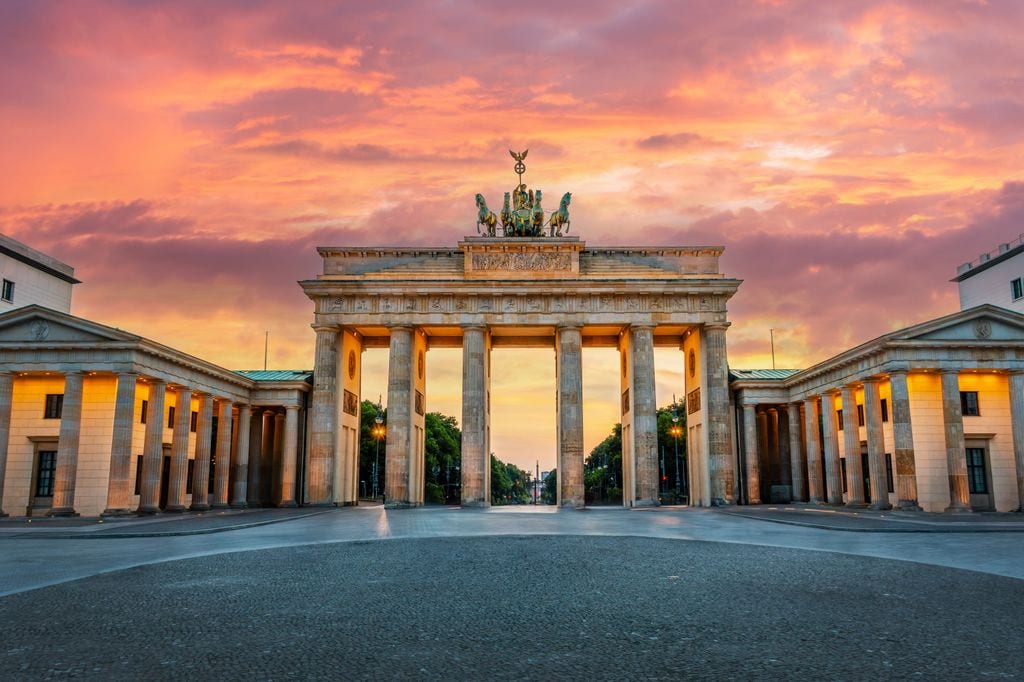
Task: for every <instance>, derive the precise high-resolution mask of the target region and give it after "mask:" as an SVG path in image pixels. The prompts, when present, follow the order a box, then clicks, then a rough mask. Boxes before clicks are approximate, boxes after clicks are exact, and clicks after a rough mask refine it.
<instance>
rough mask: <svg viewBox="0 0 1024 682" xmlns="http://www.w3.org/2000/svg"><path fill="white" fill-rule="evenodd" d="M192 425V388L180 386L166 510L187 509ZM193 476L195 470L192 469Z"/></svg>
mask: <svg viewBox="0 0 1024 682" xmlns="http://www.w3.org/2000/svg"><path fill="white" fill-rule="evenodd" d="M191 426H192V389H190V388H179V389H178V398H177V401H176V402H175V408H174V431H173V433H172V435H171V470H170V474H169V476H168V479H169V480H168V483H167V506H166V507H165V508H164V511H166V512H170V513H181V512H183V511H185V493H186V490H185V486H186V484H187V483H188V439H189V427H191ZM192 474H193V476H194V475H195V470H193V471H192Z"/></svg>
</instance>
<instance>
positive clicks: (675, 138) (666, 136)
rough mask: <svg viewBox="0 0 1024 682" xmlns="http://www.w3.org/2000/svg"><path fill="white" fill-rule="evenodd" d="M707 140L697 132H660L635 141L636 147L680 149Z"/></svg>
mask: <svg viewBox="0 0 1024 682" xmlns="http://www.w3.org/2000/svg"><path fill="white" fill-rule="evenodd" d="M707 142H708V140H707V139H706V138H705V137H703V136H702V135H698V134H697V133H661V134H659V135H651V136H650V137H645V138H643V139H642V140H637V141H636V146H637V148H638V149H682V148H686V147H690V146H692V145H695V144H698V143H707Z"/></svg>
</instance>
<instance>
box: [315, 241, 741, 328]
mask: <svg viewBox="0 0 1024 682" xmlns="http://www.w3.org/2000/svg"><path fill="white" fill-rule="evenodd" d="M506 255H515V254H506ZM552 255H558V254H552ZM725 300H726V299H725V297H722V296H717V295H715V296H711V295H709V296H686V295H672V294H625V295H624V294H587V295H579V294H551V295H543V294H532V295H528V294H495V295H489V294H465V295H453V294H440V295H404V296H401V295H383V296H368V295H359V296H333V297H330V298H327V299H324V302H323V303H322V304H321V306H322V307H321V312H324V313H349V314H355V315H363V314H382V315H394V314H401V313H410V314H411V313H428V314H448V313H455V314H461V313H494V314H552V313H553V314H559V313H626V314H633V313H649V312H650V313H672V312H677V313H702V312H716V311H721V312H724V311H725Z"/></svg>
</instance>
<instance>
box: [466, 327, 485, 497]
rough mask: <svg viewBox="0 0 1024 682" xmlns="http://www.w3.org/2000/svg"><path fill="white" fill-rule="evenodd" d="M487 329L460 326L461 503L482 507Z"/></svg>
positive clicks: (483, 493) (483, 490) (483, 495)
mask: <svg viewBox="0 0 1024 682" xmlns="http://www.w3.org/2000/svg"><path fill="white" fill-rule="evenodd" d="M486 334H487V330H486V328H485V327H475V326H474V327H463V328H462V506H463V507H486V506H488V504H490V491H489V490H487V489H486V488H485V487H484V480H485V479H484V473H485V471H486V467H488V466H489V464H490V463H489V462H488V461H487V459H488V456H489V453H488V452H487V385H488V383H489V382H488V376H487V360H486V358H487V339H486Z"/></svg>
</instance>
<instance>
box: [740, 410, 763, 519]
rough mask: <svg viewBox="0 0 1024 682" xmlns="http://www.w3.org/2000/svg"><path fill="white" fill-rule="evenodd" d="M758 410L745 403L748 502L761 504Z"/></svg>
mask: <svg viewBox="0 0 1024 682" xmlns="http://www.w3.org/2000/svg"><path fill="white" fill-rule="evenodd" d="M757 441H758V438H757V410H756V408H755V406H754V405H752V404H744V405H743V446H744V448H743V449H744V452H745V454H746V460H747V504H761V476H760V471H761V468H760V467H759V466H758V457H759V454H758V448H757Z"/></svg>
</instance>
